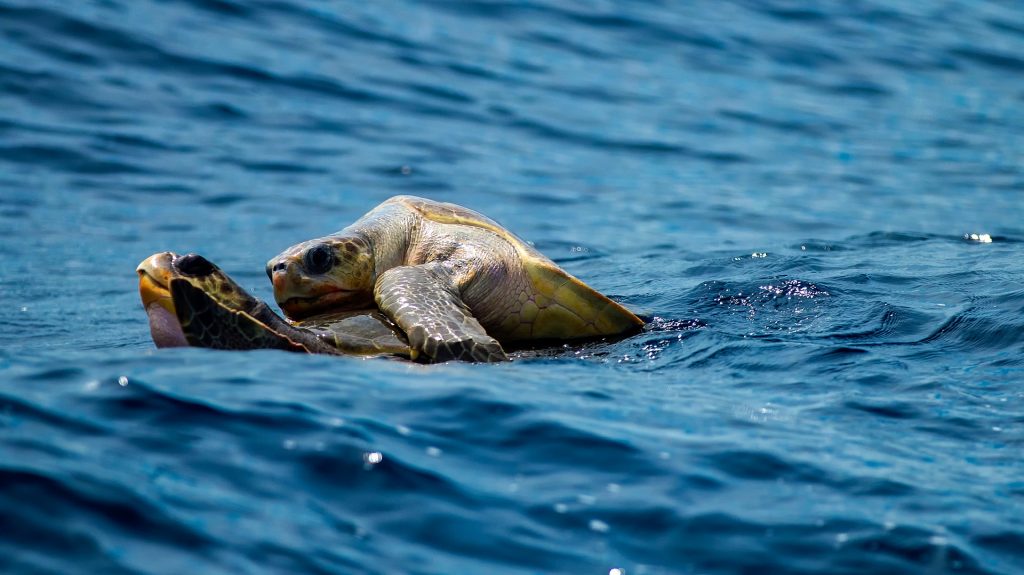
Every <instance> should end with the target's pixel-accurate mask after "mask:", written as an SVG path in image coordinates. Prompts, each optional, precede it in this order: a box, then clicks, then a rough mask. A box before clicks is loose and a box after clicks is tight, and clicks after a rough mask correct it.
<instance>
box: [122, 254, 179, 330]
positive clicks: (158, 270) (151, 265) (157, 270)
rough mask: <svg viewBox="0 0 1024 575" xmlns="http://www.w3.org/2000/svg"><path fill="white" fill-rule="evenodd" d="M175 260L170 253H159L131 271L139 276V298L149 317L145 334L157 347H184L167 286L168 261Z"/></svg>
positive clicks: (168, 275)
mask: <svg viewBox="0 0 1024 575" xmlns="http://www.w3.org/2000/svg"><path fill="white" fill-rule="evenodd" d="M175 257H177V256H176V255H175V254H174V253H172V252H160V253H158V254H153V255H151V256H149V257H148V258H146V259H144V260H143V261H142V263H141V264H139V267H137V268H135V271H136V272H137V273H138V274H139V296H140V297H141V298H142V307H143V308H145V309H146V315H147V316H148V317H149V331H150V334H151V335H152V336H153V343H155V344H156V346H157V347H183V346H187V345H188V341H187V340H186V339H185V334H184V332H183V331H182V329H181V324H180V323H179V322H178V318H177V313H176V312H175V311H174V298H173V297H171V291H170V285H171V279H172V278H173V277H174V271H173V270H172V269H171V262H172V261H173V260H174V258H175Z"/></svg>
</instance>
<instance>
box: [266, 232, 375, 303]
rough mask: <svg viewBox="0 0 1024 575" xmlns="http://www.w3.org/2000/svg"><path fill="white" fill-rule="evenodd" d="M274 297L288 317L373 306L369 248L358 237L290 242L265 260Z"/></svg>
mask: <svg viewBox="0 0 1024 575" xmlns="http://www.w3.org/2000/svg"><path fill="white" fill-rule="evenodd" d="M267 276H269V277H270V281H271V282H272V283H273V284H274V299H275V300H277V305H279V306H281V310H282V311H283V312H284V313H285V315H287V316H288V317H289V318H291V319H296V320H297V319H303V318H306V317H309V316H311V315H315V314H319V313H324V312H330V311H336V310H346V309H359V308H363V307H367V306H370V305H372V304H373V284H374V281H376V279H377V278H376V277H375V273H374V258H373V250H372V249H370V244H369V242H367V241H366V240H365V239H363V238H362V237H360V236H358V235H354V234H352V235H348V234H346V235H339V236H327V237H323V238H318V239H315V240H310V241H308V242H303V243H301V244H297V245H294V246H292V247H290V248H288V249H286V250H285V251H283V252H281V253H280V254H278V255H277V256H275V257H274V258H273V259H271V260H270V261H269V262H267Z"/></svg>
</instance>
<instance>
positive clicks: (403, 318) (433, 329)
mask: <svg viewBox="0 0 1024 575" xmlns="http://www.w3.org/2000/svg"><path fill="white" fill-rule="evenodd" d="M433 268H434V266H433V265H431V264H425V265H418V266H400V267H395V268H391V269H389V270H388V271H386V272H384V273H383V274H381V276H380V278H378V279H377V284H376V287H375V288H374V297H375V299H376V300H377V305H378V306H379V307H380V309H381V311H383V312H384V313H385V314H387V315H388V317H390V318H391V319H392V320H393V321H394V322H395V323H396V324H398V327H400V328H402V330H403V331H404V332H405V333H406V335H407V336H408V338H409V344H410V345H411V346H412V348H413V349H414V350H416V351H417V352H420V353H422V354H424V355H426V356H427V357H429V358H430V359H431V360H432V361H448V360H451V359H461V360H465V361H505V360H507V359H508V356H506V355H505V350H503V349H502V348H501V344H500V343H498V340H496V339H494V338H493V337H491V336H489V335H487V332H486V331H485V330H484V328H483V326H481V325H480V322H479V321H477V319H476V318H475V317H473V314H472V313H471V312H470V310H469V308H468V307H466V304H465V303H463V301H462V299H461V298H459V294H458V290H457V289H456V288H455V286H454V285H453V283H452V282H451V281H450V280H449V279H448V278H447V276H446V275H445V274H444V272H443V271H437V270H435V269H433Z"/></svg>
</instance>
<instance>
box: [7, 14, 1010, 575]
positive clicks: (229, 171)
mask: <svg viewBox="0 0 1024 575" xmlns="http://www.w3.org/2000/svg"><path fill="white" fill-rule="evenodd" d="M1022 192H1024V6H1022V5H1021V4H1020V3H1017V2H1010V1H1006V2H998V1H988V2H985V1H980V0H978V1H973V0H972V1H967V0H964V1H932V2H920V1H917V0H914V1H909V0H907V1H894V0H886V1H882V0H857V1H852V2H829V3H824V2H789V1H770V2H769V1H763V0H757V1H753V0H736V1H731V2H721V1H718V0H714V1H711V0H707V1H700V2H687V3H684V2H669V1H656V0H650V1H642V2H641V1H637V2H625V1H622V2H613V1H599V0H593V1H569V0H566V1H541V0H526V1H504V2H503V1H487V2H476V3H463V2H451V1H443V0H436V1H419V2H412V1H390V0H389V1H376V0H375V1H374V2H319V1H312V0H309V1H300V0H276V1H251V2H250V1H247V2H242V1H240V0H239V1H236V0H95V1H86V0H76V1H70V0H64V1H60V0H0V270H2V271H0V572H3V573H132V574H135V573H139V574H141V573H145V574H165V573H166V574H172V573H224V574H237V573H386V574H390V573H395V574H404V573H574V574H575V573H594V574H607V573H613V574H614V573H618V572H625V573H627V574H629V575H640V574H668V573H706V574H719V573H722V574H726V573H751V574H753V573H833V574H834V573H929V574H937V573H992V574H997V573H998V574H1014V573H1022V572H1024V519H1022V517H1024V223H1022V222H1024V196H1022ZM398 193H411V194H416V195H421V196H426V197H430V198H434V199H437V200H443V201H452V202H456V203H460V204H463V205H466V206H469V207H471V208H475V209H478V210H480V211H482V212H484V213H486V214H488V215H490V216H491V217H493V218H495V219H497V220H498V221H500V222H502V223H503V224H505V225H506V226H508V227H509V228H510V229H512V230H513V231H515V232H516V233H518V234H520V235H521V236H523V237H525V238H527V239H529V240H531V241H533V242H535V244H536V245H537V247H539V248H540V249H541V250H542V251H543V252H545V253H546V254H548V255H549V256H551V257H552V258H553V259H554V260H555V261H557V262H559V263H560V264H561V265H563V266H564V267H565V268H566V269H567V270H569V271H570V272H572V273H573V274H575V275H577V276H579V277H581V278H583V279H584V280H585V281H587V282H588V283H590V284H591V285H593V286H594V287H596V288H598V289H600V290H602V291H604V292H605V293H608V294H609V295H612V296H613V297H615V298H617V299H619V300H621V301H623V302H624V303H626V304H627V305H628V306H630V307H631V308H633V309H634V310H636V311H638V312H639V313H642V314H644V315H645V316H648V317H652V318H654V319H653V321H652V323H651V325H650V326H649V327H648V329H647V330H646V331H645V332H644V333H642V334H640V335H637V336H634V337H631V338H628V339H626V340H624V341H620V342H616V343H610V344H609V343H605V344H600V343H599V344H594V345H588V346H585V347H582V348H578V347H574V348H569V349H567V350H565V351H564V352H561V353H554V354H551V355H541V356H539V357H537V356H529V357H521V358H519V359H518V360H516V361H514V362H512V363H510V364H505V365H468V364H447V365H440V366H421V365H410V364H403V363H397V362H388V361H382V360H369V361H363V360H358V359H344V358H342V359H339V358H333V357H322V356H300V355H289V354H285V353H279V352H269V351H268V352H252V353H225V352H215V351H209V350H201V349H186V350H170V351H166V350H162V351H155V350H154V349H153V346H152V343H151V342H150V340H149V333H148V329H147V324H146V319H145V315H144V313H143V311H142V309H141V306H140V304H139V302H138V297H137V294H136V278H135V273H134V268H135V265H136V264H137V263H138V262H139V261H140V260H141V259H143V258H144V257H145V256H147V255H149V254H150V253H153V252H156V251H160V250H168V249H169V250H174V251H178V252H187V251H197V252H200V253H202V254H204V255H206V256H207V257H209V258H210V259H212V260H213V261H216V262H218V263H220V264H221V265H222V267H224V268H225V269H226V270H227V271H228V272H229V273H231V274H232V275H234V276H236V277H237V278H239V279H240V280H241V282H242V283H243V284H244V285H245V286H246V287H248V288H250V289H251V290H252V291H253V292H254V293H256V294H257V295H259V296H261V297H264V298H269V297H270V289H269V283H268V282H267V280H266V277H265V276H264V275H263V264H264V263H265V262H266V260H267V259H268V258H270V257H271V256H273V255H275V254H276V253H278V252H279V251H280V250H281V249H283V248H285V247H287V246H289V245H292V244H294V243H296V242H299V241H301V240H305V239H308V238H311V237H314V236H319V235H323V234H326V233H329V232H332V231H334V230H337V229H339V228H341V227H343V226H344V225H346V224H348V223H350V222H351V221H353V220H355V219H356V218H357V217H359V216H360V215H361V214H362V213H364V212H366V211H367V210H369V209H370V208H371V207H373V206H374V205H376V204H377V203H379V202H380V201H382V200H384V199H386V198H387V197H389V196H391V195H394V194H398ZM970 234H978V235H977V236H975V237H974V239H972V237H971V235H970ZM983 234H988V236H989V237H990V238H991V242H990V243H989V242H987V241H984V240H987V239H988V238H986V236H984V235H983ZM616 569H618V570H619V571H615V570H616Z"/></svg>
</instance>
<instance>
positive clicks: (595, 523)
mask: <svg viewBox="0 0 1024 575" xmlns="http://www.w3.org/2000/svg"><path fill="white" fill-rule="evenodd" d="M589 527H590V530H591V531H597V532H598V533H608V530H609V529H611V527H609V526H608V524H607V523H605V522H604V521H601V520H600V519H591V520H590V523H589Z"/></svg>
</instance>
